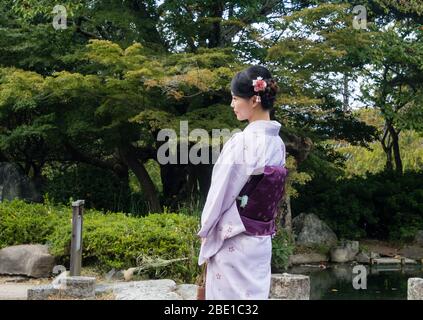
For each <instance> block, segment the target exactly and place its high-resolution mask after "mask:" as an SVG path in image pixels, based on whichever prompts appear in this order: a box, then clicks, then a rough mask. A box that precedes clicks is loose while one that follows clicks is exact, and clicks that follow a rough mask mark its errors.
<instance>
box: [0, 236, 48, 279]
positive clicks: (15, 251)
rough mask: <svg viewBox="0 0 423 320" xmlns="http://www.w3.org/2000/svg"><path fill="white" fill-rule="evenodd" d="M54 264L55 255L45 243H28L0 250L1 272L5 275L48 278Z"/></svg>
mask: <svg viewBox="0 0 423 320" xmlns="http://www.w3.org/2000/svg"><path fill="white" fill-rule="evenodd" d="M54 266H55V261H54V257H53V256H52V255H51V254H50V253H49V252H48V247H47V246H45V245H40V244H26V245H17V246H11V247H6V248H3V249H1V250H0V274H3V275H25V276H29V277H34V278H47V277H49V276H50V275H51V273H52V271H53V267H54Z"/></svg>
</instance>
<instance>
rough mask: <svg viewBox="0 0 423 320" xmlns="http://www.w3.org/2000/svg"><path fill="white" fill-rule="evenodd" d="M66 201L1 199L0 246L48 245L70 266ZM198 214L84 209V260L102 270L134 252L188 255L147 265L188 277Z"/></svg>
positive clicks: (125, 263)
mask: <svg viewBox="0 0 423 320" xmlns="http://www.w3.org/2000/svg"><path fill="white" fill-rule="evenodd" d="M71 218H72V212H71V209H70V207H59V206H54V207H53V206H50V205H48V204H47V205H42V204H28V203H25V202H23V201H21V200H14V201H12V202H2V203H0V248H2V247H5V246H10V245H17V244H30V243H41V244H48V245H50V251H51V253H52V254H53V255H54V256H55V257H56V258H57V262H58V263H62V264H65V265H67V266H69V258H70V257H69V255H70V243H71V232H72V230H71V228H72V226H71ZM197 229H198V219H197V218H195V217H190V216H186V215H182V214H175V213H162V214H150V215H148V216H145V217H140V218H139V217H131V216H127V215H125V214H123V213H110V212H107V213H102V212H99V211H95V210H86V212H85V214H84V222H83V265H84V266H90V265H91V266H93V265H94V266H96V267H97V268H98V269H99V270H101V271H110V269H112V268H116V269H126V268H130V267H135V266H137V262H139V260H138V261H137V258H139V257H148V258H151V257H153V258H154V257H157V258H161V259H166V260H170V259H177V258H187V259H186V260H183V261H177V262H174V263H172V264H170V265H168V266H165V267H160V268H159V270H157V269H156V270H152V271H150V272H149V273H148V274H147V275H148V276H149V277H152V278H154V277H158V276H159V277H161V278H163V277H166V278H171V279H174V280H177V281H183V282H191V283H192V282H193V281H194V280H195V278H196V276H197V274H198V273H199V271H200V270H199V267H198V265H197V255H198V249H199V239H198V237H197V235H196V230H197Z"/></svg>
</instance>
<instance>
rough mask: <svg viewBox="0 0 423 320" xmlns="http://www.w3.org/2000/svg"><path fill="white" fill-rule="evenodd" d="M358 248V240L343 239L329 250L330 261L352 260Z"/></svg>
mask: <svg viewBox="0 0 423 320" xmlns="http://www.w3.org/2000/svg"><path fill="white" fill-rule="evenodd" d="M358 250H359V242H358V241H343V242H342V243H341V244H340V245H338V246H336V247H334V248H332V249H331V250H330V260H331V261H332V262H340V263H343V262H348V261H352V260H354V258H355V256H356V255H357V253H358Z"/></svg>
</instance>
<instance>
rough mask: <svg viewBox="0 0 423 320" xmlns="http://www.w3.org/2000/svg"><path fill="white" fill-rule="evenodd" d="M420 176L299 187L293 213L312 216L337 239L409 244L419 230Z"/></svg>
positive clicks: (422, 218)
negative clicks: (388, 241)
mask: <svg viewBox="0 0 423 320" xmlns="http://www.w3.org/2000/svg"><path fill="white" fill-rule="evenodd" d="M422 180H423V172H409V171H406V172H405V173H404V174H403V175H397V174H395V173H389V172H380V173H377V174H373V173H367V175H366V176H365V177H361V176H360V177H359V176H354V177H353V178H350V179H346V178H345V179H340V180H337V181H329V180H322V179H314V180H312V181H311V182H310V183H309V184H308V185H306V186H299V193H300V196H299V197H298V198H297V199H293V201H292V210H293V211H295V212H298V213H300V212H307V213H309V212H310V213H311V212H313V213H315V214H317V215H318V216H319V217H320V218H321V219H323V220H325V221H326V222H327V223H328V224H329V226H330V227H331V228H332V229H333V230H334V231H335V233H336V234H337V235H338V237H340V238H348V239H360V238H363V237H369V238H377V239H389V240H401V241H409V240H411V239H412V238H413V236H414V234H415V233H416V231H417V230H419V229H423V186H422V184H421V181H422Z"/></svg>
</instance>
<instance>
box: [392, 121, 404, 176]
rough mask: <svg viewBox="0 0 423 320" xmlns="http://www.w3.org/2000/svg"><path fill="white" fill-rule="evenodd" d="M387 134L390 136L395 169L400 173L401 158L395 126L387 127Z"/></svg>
mask: <svg viewBox="0 0 423 320" xmlns="http://www.w3.org/2000/svg"><path fill="white" fill-rule="evenodd" d="M389 134H390V135H391V137H392V151H393V153H394V161H395V171H396V172H397V173H399V174H402V169H403V168H402V160H401V152H400V147H399V132H397V131H395V128H394V127H393V126H392V125H391V126H390V127H389Z"/></svg>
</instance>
